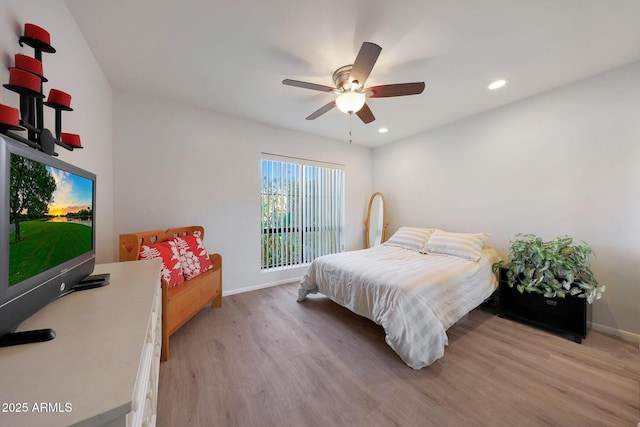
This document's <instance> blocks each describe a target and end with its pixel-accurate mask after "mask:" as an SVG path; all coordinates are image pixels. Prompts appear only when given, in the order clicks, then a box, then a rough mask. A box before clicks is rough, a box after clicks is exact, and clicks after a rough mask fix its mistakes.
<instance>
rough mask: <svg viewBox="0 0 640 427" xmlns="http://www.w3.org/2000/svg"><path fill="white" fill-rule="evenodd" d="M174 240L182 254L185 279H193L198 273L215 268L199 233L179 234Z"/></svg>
mask: <svg viewBox="0 0 640 427" xmlns="http://www.w3.org/2000/svg"><path fill="white" fill-rule="evenodd" d="M174 241H175V242H176V246H177V248H178V253H179V254H180V263H181V264H182V273H183V274H184V278H185V279H187V280H189V279H193V278H194V277H196V276H197V275H198V274H200V273H203V272H205V271H207V270H211V269H212V268H213V264H211V260H210V259H209V254H208V253H207V249H206V248H205V247H204V245H203V244H202V240H201V239H200V236H198V235H197V234H191V235H188V236H178V237H176V238H175V239H174Z"/></svg>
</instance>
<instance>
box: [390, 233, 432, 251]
mask: <svg viewBox="0 0 640 427" xmlns="http://www.w3.org/2000/svg"><path fill="white" fill-rule="evenodd" d="M432 232H433V229H432V228H420V227H400V228H399V229H398V231H396V232H395V233H393V236H391V237H390V238H389V240H387V241H386V242H384V243H383V244H384V245H387V246H398V247H401V248H405V249H409V250H412V251H419V250H420V249H422V247H423V246H424V245H425V243H426V242H427V239H429V236H430V235H431V233H432Z"/></svg>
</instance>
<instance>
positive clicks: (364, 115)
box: [356, 104, 376, 124]
mask: <svg viewBox="0 0 640 427" xmlns="http://www.w3.org/2000/svg"><path fill="white" fill-rule="evenodd" d="M356 114H357V115H358V117H360V120H362V121H363V122H364V123H365V124H367V123H371V122H372V121H374V120H375V119H376V118H375V116H374V115H373V113H372V112H371V109H369V106H368V105H367V104H364V105H363V106H362V108H361V109H359V110H358V111H357V112H356Z"/></svg>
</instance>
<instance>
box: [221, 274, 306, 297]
mask: <svg viewBox="0 0 640 427" xmlns="http://www.w3.org/2000/svg"><path fill="white" fill-rule="evenodd" d="M300 280H302V276H300V277H291V278H289V279H283V280H278V281H275V282H269V283H261V284H259V285H253V286H245V287H243V288H240V289H232V290H229V291H225V290H223V291H222V296H223V297H226V296H229V295H235V294H241V293H244V292H250V291H257V290H258V289H265V288H271V287H273V286H279V285H284V284H286V283H292V282H300Z"/></svg>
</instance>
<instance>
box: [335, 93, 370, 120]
mask: <svg viewBox="0 0 640 427" xmlns="http://www.w3.org/2000/svg"><path fill="white" fill-rule="evenodd" d="M365 101H366V97H365V96H364V94H363V93H360V92H351V91H349V92H344V93H341V94H340V95H338V97H337V98H336V106H337V107H338V110H340V111H342V112H343V113H346V114H352V113H356V112H358V111H360V109H361V108H362V106H363V105H364V103H365Z"/></svg>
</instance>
